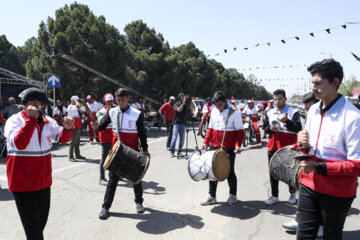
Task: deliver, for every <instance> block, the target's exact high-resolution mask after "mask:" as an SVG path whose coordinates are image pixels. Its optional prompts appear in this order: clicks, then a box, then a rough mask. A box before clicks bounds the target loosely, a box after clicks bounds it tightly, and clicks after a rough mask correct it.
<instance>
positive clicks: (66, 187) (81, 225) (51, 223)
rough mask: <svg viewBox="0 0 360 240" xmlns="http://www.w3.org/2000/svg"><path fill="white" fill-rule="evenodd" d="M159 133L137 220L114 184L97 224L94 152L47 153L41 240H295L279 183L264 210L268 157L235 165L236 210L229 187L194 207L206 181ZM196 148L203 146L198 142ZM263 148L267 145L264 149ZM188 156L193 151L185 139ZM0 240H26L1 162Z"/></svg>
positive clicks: (355, 210) (355, 215)
mask: <svg viewBox="0 0 360 240" xmlns="http://www.w3.org/2000/svg"><path fill="white" fill-rule="evenodd" d="M165 136H166V131H165V129H162V131H160V132H159V131H158V130H156V129H151V131H150V132H149V133H148V142H149V151H150V153H151V155H152V158H151V164H150V168H149V170H148V172H147V174H146V176H145V177H144V179H143V186H144V199H145V201H144V207H145V210H146V212H145V213H144V214H137V213H136V211H135V204H134V201H133V199H134V194H133V189H132V184H130V183H129V182H127V181H120V182H119V186H118V188H117V192H116V195H115V199H114V202H113V206H112V207H111V209H110V212H111V216H110V218H108V220H106V221H103V220H100V219H99V218H98V215H99V212H100V210H101V205H102V202H103V198H104V193H105V186H102V185H99V184H98V181H99V159H100V155H101V146H100V145H99V144H90V143H88V142H87V141H86V139H85V138H82V144H81V148H80V149H81V154H82V155H84V156H86V157H87V160H85V161H79V162H76V163H73V162H69V161H68V155H67V153H68V145H55V146H54V150H53V151H52V154H53V157H52V164H53V186H52V188H51V192H52V193H51V209H50V215H49V219H48V222H47V226H46V228H45V231H44V234H45V238H46V239H57V240H60V239H66V240H68V239H79V240H80V239H81V240H83V239H104V240H105V239H106V240H109V239H207V240H210V239H241V240H242V239H248V240H254V239H274V240H275V239H276V240H285V239H286V240H288V239H295V233H294V232H287V231H285V229H283V228H282V227H281V224H282V223H283V222H285V221H289V220H291V219H293V218H294V217H295V212H296V206H293V205H289V204H288V203H287V200H288V197H289V193H288V187H287V186H286V185H285V184H284V183H280V195H279V198H280V200H281V202H280V203H278V204H276V205H274V206H271V207H267V206H265V205H264V200H266V199H267V198H268V197H269V194H270V183H269V174H268V167H267V150H266V147H265V148H262V149H254V150H249V151H246V152H243V153H241V154H239V155H237V157H236V163H235V169H236V175H237V179H238V194H237V196H238V199H239V201H238V202H237V204H236V205H234V206H231V207H229V206H226V205H225V201H226V200H227V198H228V185H227V183H226V182H222V183H219V185H218V192H217V200H218V202H219V203H218V204H216V205H212V206H206V207H203V206H200V202H201V200H203V199H204V198H205V197H206V196H207V192H208V181H200V182H195V181H193V180H192V179H191V178H190V177H189V174H188V172H187V160H185V159H176V158H170V154H169V152H168V151H166V150H165ZM198 142H200V143H201V142H202V138H201V137H198ZM263 143H264V145H266V141H264V142H263ZM189 146H190V151H193V149H194V147H195V141H194V134H193V133H192V132H191V133H190V134H189ZM0 184H1V187H2V189H1V190H0V221H1V224H0V239H6V240H11V239H16V240H17V239H25V234H24V231H23V228H22V225H21V222H20V218H19V215H18V213H17V210H16V206H15V203H14V200H13V196H12V194H11V193H9V192H8V190H7V181H6V167H5V159H4V158H2V159H0ZM359 209H360V201H359V199H355V200H354V202H353V204H352V208H351V210H350V212H349V216H348V218H347V220H346V223H345V227H344V234H343V236H344V239H345V240H353V239H360V227H359V222H360V217H359V213H360V210H359Z"/></svg>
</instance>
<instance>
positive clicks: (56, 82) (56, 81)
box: [47, 74, 60, 87]
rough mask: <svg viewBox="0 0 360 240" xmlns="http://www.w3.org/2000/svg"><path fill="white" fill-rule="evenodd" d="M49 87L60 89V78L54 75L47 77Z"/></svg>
mask: <svg viewBox="0 0 360 240" xmlns="http://www.w3.org/2000/svg"><path fill="white" fill-rule="evenodd" d="M47 83H48V84H47V86H48V87H60V76H57V75H54V74H48V75H47Z"/></svg>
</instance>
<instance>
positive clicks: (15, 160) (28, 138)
mask: <svg viewBox="0 0 360 240" xmlns="http://www.w3.org/2000/svg"><path fill="white" fill-rule="evenodd" d="M19 97H21V99H22V103H23V104H24V106H25V109H24V110H23V111H21V112H19V113H17V114H14V115H13V116H11V117H10V118H9V119H8V121H7V122H6V124H5V134H4V135H5V137H6V141H7V149H8V155H7V159H6V167H7V177H8V183H9V191H10V192H12V193H13V195H14V199H15V203H16V207H17V209H18V212H19V215H20V219H21V222H22V225H23V227H24V230H25V234H26V237H27V239H43V238H44V237H43V230H44V228H45V225H46V222H47V218H48V214H49V209H50V186H51V184H52V177H51V172H52V171H51V152H50V150H51V145H52V139H53V140H55V141H58V142H60V143H66V142H68V141H69V140H70V138H71V135H72V126H73V120H72V119H69V118H68V117H65V118H64V121H63V127H62V126H59V125H58V124H57V122H56V121H55V120H54V119H52V118H50V117H48V116H45V114H44V109H45V108H46V107H47V105H48V104H50V101H49V99H48V98H47V96H46V94H45V93H44V92H43V91H41V90H40V89H36V88H29V89H26V90H25V91H24V92H22V93H21V94H20V95H19Z"/></svg>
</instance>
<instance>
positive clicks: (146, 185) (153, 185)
mask: <svg viewBox="0 0 360 240" xmlns="http://www.w3.org/2000/svg"><path fill="white" fill-rule="evenodd" d="M142 185H143V191H144V193H146V194H154V195H160V194H165V191H166V188H164V187H160V186H159V183H157V182H154V181H151V182H146V181H142ZM118 186H119V187H129V188H132V187H133V184H132V182H130V181H127V180H125V179H123V180H122V182H121V183H120V182H119V184H118ZM146 190H153V191H154V192H149V191H146Z"/></svg>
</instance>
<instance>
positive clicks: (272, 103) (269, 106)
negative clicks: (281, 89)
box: [265, 99, 274, 114]
mask: <svg viewBox="0 0 360 240" xmlns="http://www.w3.org/2000/svg"><path fill="white" fill-rule="evenodd" d="M273 108H274V100H272V99H271V100H270V101H269V105H268V106H267V107H266V108H265V114H267V113H268V112H269V111H270V110H271V109H273Z"/></svg>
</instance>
